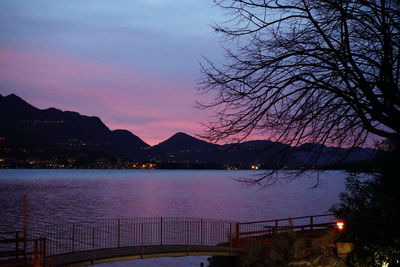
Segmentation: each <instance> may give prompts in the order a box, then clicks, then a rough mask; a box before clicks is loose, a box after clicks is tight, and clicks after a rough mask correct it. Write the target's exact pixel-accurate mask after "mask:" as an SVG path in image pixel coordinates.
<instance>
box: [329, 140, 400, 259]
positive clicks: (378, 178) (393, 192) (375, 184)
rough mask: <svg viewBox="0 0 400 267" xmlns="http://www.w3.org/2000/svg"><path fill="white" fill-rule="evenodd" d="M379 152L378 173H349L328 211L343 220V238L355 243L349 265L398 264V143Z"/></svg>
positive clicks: (399, 210)
mask: <svg viewBox="0 0 400 267" xmlns="http://www.w3.org/2000/svg"><path fill="white" fill-rule="evenodd" d="M385 146H386V150H387V153H386V154H383V155H381V156H380V158H379V159H378V163H379V164H380V166H381V170H380V172H379V173H375V174H373V175H369V176H368V177H365V175H361V174H357V173H355V174H353V175H351V176H350V177H348V179H347V185H346V189H347V191H346V192H345V193H343V194H342V195H341V202H340V203H339V204H337V205H336V206H334V207H333V208H332V211H333V212H334V213H335V214H336V215H337V216H338V217H340V218H343V219H344V220H345V221H346V225H347V227H346V232H345V236H344V238H345V239H347V240H349V241H351V242H353V243H354V244H355V250H354V252H353V254H352V255H351V257H350V258H349V265H351V266H382V264H383V263H389V264H390V265H389V266H399V264H400V228H399V221H400V209H399V203H400V194H399V188H400V179H399V176H398V160H399V159H400V150H399V146H398V145H394V144H393V143H391V144H386V145H385Z"/></svg>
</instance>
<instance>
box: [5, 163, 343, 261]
mask: <svg viewBox="0 0 400 267" xmlns="http://www.w3.org/2000/svg"><path fill="white" fill-rule="evenodd" d="M259 173H260V172H254V171H214V170H212V171H192V170H188V171H186V170H182V171H180V170H179V171H177V170H0V203H1V204H0V205H1V209H0V231H6V230H10V229H14V228H20V227H21V225H22V200H21V197H22V196H23V195H28V198H29V221H30V223H31V224H32V225H35V226H38V225H49V224H59V223H64V222H74V221H82V220H96V219H105V218H116V217H152V216H155V217H160V216H163V217H201V218H213V219H228V220H238V221H249V220H250V221H251V220H261V219H274V218H280V217H289V216H292V217H293V216H302V215H311V214H319V213H324V212H326V211H327V210H328V209H329V208H330V206H331V205H332V204H333V203H335V202H336V201H337V200H338V194H339V192H341V191H342V190H343V189H344V180H345V179H344V178H345V176H346V173H344V172H341V171H327V172H324V173H323V174H321V175H320V179H321V182H320V186H319V187H318V188H317V189H310V187H311V186H312V184H313V182H314V179H315V174H314V173H307V175H305V176H303V177H302V178H301V179H298V180H296V181H293V182H281V183H277V184H276V185H274V186H273V187H269V188H267V189H261V188H260V187H257V186H251V187H248V186H246V185H244V184H243V183H239V182H237V181H235V180H234V178H242V177H251V176H252V175H256V174H259ZM284 174H285V173H281V174H280V175H284ZM196 259H197V258H196ZM170 260H172V262H169V263H168V262H167V263H166V264H165V261H164V263H162V262H163V260H160V259H154V260H152V261H151V260H147V261H142V263H141V264H142V265H140V266H170V265H174V266H181V265H179V264H178V263H177V262H173V261H176V260H175V259H170ZM191 260H192V259H191V258H190V257H189V258H187V259H186V262H185V263H184V265H182V266H190V264H188V263H189V262H190V261H191ZM160 261H161V263H160ZM138 262H139V261H136V264H139V263H138ZM149 262H150V263H149ZM121 264H122V265H121ZM123 264H124V263H115V264H112V266H127V265H123ZM125 264H126V263H125ZM143 264H144V265H143ZM146 264H147V265H146ZM104 266H105V265H104ZM108 266H110V265H108ZM192 266H199V264H198V262H196V264H195V265H192Z"/></svg>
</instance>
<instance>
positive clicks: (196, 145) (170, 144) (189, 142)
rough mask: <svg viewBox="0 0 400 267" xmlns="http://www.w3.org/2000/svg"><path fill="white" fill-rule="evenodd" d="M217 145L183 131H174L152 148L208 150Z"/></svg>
mask: <svg viewBox="0 0 400 267" xmlns="http://www.w3.org/2000/svg"><path fill="white" fill-rule="evenodd" d="M217 147H219V146H218V145H214V144H211V143H207V142H205V141H202V140H199V139H197V138H195V137H192V136H190V135H188V134H185V133H181V132H179V133H176V134H174V135H173V136H171V137H170V138H168V139H167V140H165V141H163V142H161V143H159V144H158V145H155V146H154V149H157V150H164V151H181V150H191V151H193V150H209V149H215V148H217Z"/></svg>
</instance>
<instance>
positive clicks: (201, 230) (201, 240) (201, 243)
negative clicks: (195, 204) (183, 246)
mask: <svg viewBox="0 0 400 267" xmlns="http://www.w3.org/2000/svg"><path fill="white" fill-rule="evenodd" d="M200 245H203V219H201V220H200Z"/></svg>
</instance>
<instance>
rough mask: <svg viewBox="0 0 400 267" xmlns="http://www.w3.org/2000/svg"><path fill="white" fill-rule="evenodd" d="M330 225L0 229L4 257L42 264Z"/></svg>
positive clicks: (327, 220)
mask: <svg viewBox="0 0 400 267" xmlns="http://www.w3.org/2000/svg"><path fill="white" fill-rule="evenodd" d="M332 224H335V218H334V216H333V215H332V214H322V215H312V216H302V217H293V218H284V219H274V220H265V221H253V222H241V223H239V222H234V221H226V220H212V219H200V218H171V217H167V218H165V217H157V218H120V219H110V220H100V221H94V222H79V223H69V224H61V225H56V226H47V227H41V228H30V229H29V230H28V231H27V232H26V233H25V232H8V233H0V256H1V251H2V250H3V251H5V253H3V255H6V256H7V253H6V252H7V250H4V248H8V249H9V250H8V251H9V252H10V251H11V252H12V251H13V253H11V252H10V253H9V254H8V256H9V257H15V258H19V257H22V256H23V257H24V258H25V259H27V258H28V259H29V260H31V261H32V262H34V263H36V264H37V266H44V262H45V259H46V257H47V259H49V260H50V259H51V258H52V257H51V256H60V255H64V256H65V254H68V255H70V254H69V253H76V254H74V255H76V256H77V255H79V254H82V253H84V254H85V253H86V254H87V253H89V254H91V256H90V257H86V258H90V259H91V260H92V262H93V261H94V260H95V258H98V257H97V256H102V257H103V258H107V253H111V250H114V252H115V249H118V248H121V249H122V250H123V249H124V248H129V249H131V247H135V248H136V249H140V250H141V255H142V257H143V251H144V248H149V247H153V246H160V247H159V248H160V250H162V248H163V247H165V246H175V248H177V247H180V249H182V246H185V247H184V248H185V250H186V248H187V252H188V255H189V251H191V248H190V247H191V246H192V248H194V247H195V246H212V247H213V248H216V247H219V248H223V249H228V250H230V253H231V254H232V249H233V248H239V247H240V242H241V240H242V241H243V240H245V239H247V238H249V237H258V236H274V235H276V234H278V233H281V232H284V231H288V230H290V229H291V230H293V231H300V230H302V231H305V232H306V231H307V230H311V232H312V231H314V230H317V229H323V228H326V227H329V226H330V225H332ZM314 232H315V231H314ZM2 235H4V236H2ZM3 246H4V247H3ZM203 248H204V247H203ZM100 251H101V253H102V254H101V255H100ZM130 251H133V250H130ZM97 253H99V254H97ZM130 253H132V252H130ZM95 254H97V255H95ZM231 254H230V255H231ZM114 255H115V254H114ZM111 256H112V255H111V254H110V255H109V257H111ZM69 257H75V256H71V255H70V256H69ZM0 258H1V257H0Z"/></svg>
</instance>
